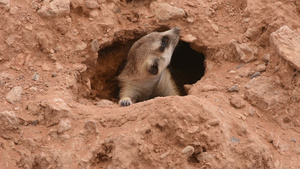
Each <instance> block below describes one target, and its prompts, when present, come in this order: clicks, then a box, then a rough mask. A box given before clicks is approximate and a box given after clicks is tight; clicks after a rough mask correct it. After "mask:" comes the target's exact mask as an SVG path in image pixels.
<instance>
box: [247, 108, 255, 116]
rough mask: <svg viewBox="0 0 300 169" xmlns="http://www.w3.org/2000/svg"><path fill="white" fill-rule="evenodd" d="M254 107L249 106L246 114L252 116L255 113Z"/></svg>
mask: <svg viewBox="0 0 300 169" xmlns="http://www.w3.org/2000/svg"><path fill="white" fill-rule="evenodd" d="M255 112H256V111H255V109H254V108H253V107H250V108H249V109H248V114H249V115H250V116H251V117H253V116H254V114H255Z"/></svg>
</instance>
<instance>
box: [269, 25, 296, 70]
mask: <svg viewBox="0 0 300 169" xmlns="http://www.w3.org/2000/svg"><path fill="white" fill-rule="evenodd" d="M270 42H271V44H272V45H273V46H274V48H275V49H276V51H277V53H278V55H279V56H280V57H281V58H283V59H285V60H286V61H287V62H288V63H289V64H291V65H292V66H293V67H294V68H295V69H297V70H298V71H300V57H299V56H300V45H299V44H300V35H299V34H298V33H296V32H294V31H293V30H291V29H290V28H289V27H288V26H286V25H285V26H282V27H281V28H279V29H278V30H277V31H275V32H273V33H271V35H270Z"/></svg>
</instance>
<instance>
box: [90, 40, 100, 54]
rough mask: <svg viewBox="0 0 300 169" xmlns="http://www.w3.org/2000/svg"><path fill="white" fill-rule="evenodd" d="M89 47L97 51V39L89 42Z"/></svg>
mask: <svg viewBox="0 0 300 169" xmlns="http://www.w3.org/2000/svg"><path fill="white" fill-rule="evenodd" d="M91 49H92V51H93V52H98V50H99V45H98V39H94V40H93V41H92V42H91Z"/></svg>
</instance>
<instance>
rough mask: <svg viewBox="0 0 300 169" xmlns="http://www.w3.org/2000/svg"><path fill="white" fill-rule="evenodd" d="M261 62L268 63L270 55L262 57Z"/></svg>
mask: <svg viewBox="0 0 300 169" xmlns="http://www.w3.org/2000/svg"><path fill="white" fill-rule="evenodd" d="M262 60H263V61H264V62H269V61H270V54H265V55H264V56H263V58H262Z"/></svg>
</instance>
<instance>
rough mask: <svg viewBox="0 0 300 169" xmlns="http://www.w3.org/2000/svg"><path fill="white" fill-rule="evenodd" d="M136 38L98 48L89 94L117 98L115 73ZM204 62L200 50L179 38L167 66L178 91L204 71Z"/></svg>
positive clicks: (123, 63)
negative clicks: (194, 48) (90, 92)
mask: <svg viewBox="0 0 300 169" xmlns="http://www.w3.org/2000/svg"><path fill="white" fill-rule="evenodd" d="M136 40H137V39H136ZM136 40H132V41H128V42H126V44H124V43H119V42H115V43H114V44H112V45H111V46H109V47H106V48H104V49H102V50H100V51H99V52H98V60H97V65H96V66H95V69H94V75H93V76H92V78H91V87H92V96H91V97H92V98H94V99H95V98H99V99H108V100H112V101H115V102H117V101H118V99H119V98H118V95H119V88H118V81H117V79H116V77H117V76H118V75H119V74H120V72H121V71H122V69H123V68H124V65H125V63H126V56H127V53H128V51H129V49H130V47H131V46H132V45H133V43H134V42H135V41H136ZM204 64H205V56H204V54H202V53H199V52H197V51H195V50H193V49H192V48H191V47H190V44H189V43H187V42H184V41H179V43H178V45H177V47H176V48H175V50H174V52H173V56H172V59H171V63H170V65H169V66H168V68H169V69H170V71H171V74H172V77H173V79H174V80H175V82H176V85H177V86H178V88H179V89H180V92H181V95H186V92H185V91H184V88H183V86H184V85H185V84H194V83H196V82H197V81H198V80H200V79H201V77H202V76H203V75H204V73H205V65H204Z"/></svg>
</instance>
